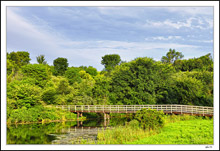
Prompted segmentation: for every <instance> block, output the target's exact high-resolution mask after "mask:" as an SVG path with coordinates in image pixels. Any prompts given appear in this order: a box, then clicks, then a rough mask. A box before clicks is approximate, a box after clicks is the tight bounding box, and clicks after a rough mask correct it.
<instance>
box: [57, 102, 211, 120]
mask: <svg viewBox="0 0 220 151" xmlns="http://www.w3.org/2000/svg"><path fill="white" fill-rule="evenodd" d="M55 107H56V108H61V109H64V110H68V111H70V112H75V113H77V115H78V116H82V113H90V112H91V113H92V112H93V113H104V118H109V115H108V114H109V113H136V112H137V111H139V110H141V109H143V108H146V109H156V110H157V111H161V110H162V111H163V112H164V113H168V114H190V115H198V116H213V107H207V106H193V105H179V104H164V105H57V106H55Z"/></svg>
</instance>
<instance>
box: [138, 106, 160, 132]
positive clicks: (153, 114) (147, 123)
mask: <svg viewBox="0 0 220 151" xmlns="http://www.w3.org/2000/svg"><path fill="white" fill-rule="evenodd" d="M135 119H136V120H138V122H139V123H140V127H141V128H143V129H157V128H161V127H163V126H164V113H163V111H159V112H158V111H156V110H152V109H148V110H147V109H141V110H139V111H137V112H136V114H135Z"/></svg>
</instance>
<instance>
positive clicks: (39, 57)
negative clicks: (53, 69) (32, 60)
mask: <svg viewBox="0 0 220 151" xmlns="http://www.w3.org/2000/svg"><path fill="white" fill-rule="evenodd" d="M36 58H37V62H38V63H39V64H47V62H46V61H45V57H44V55H40V56H37V57H36Z"/></svg>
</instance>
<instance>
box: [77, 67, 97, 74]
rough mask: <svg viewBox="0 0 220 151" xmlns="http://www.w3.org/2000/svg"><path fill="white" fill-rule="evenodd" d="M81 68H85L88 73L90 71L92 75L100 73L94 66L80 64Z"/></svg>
mask: <svg viewBox="0 0 220 151" xmlns="http://www.w3.org/2000/svg"><path fill="white" fill-rule="evenodd" d="M79 68H81V69H83V70H85V71H86V73H89V74H90V75H92V76H96V75H97V74H98V72H97V69H96V68H94V67H92V66H89V67H86V66H80V67H79Z"/></svg>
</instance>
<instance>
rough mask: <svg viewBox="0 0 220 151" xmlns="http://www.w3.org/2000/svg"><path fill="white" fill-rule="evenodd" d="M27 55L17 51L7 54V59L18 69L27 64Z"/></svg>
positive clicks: (27, 53)
mask: <svg viewBox="0 0 220 151" xmlns="http://www.w3.org/2000/svg"><path fill="white" fill-rule="evenodd" d="M29 55H30V54H29V52H26V51H17V52H11V53H9V54H8V55H7V57H8V59H9V60H11V61H14V62H15V64H16V65H17V66H18V67H20V66H23V65H26V64H28V63H29V61H30V60H31V59H30V57H29Z"/></svg>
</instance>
